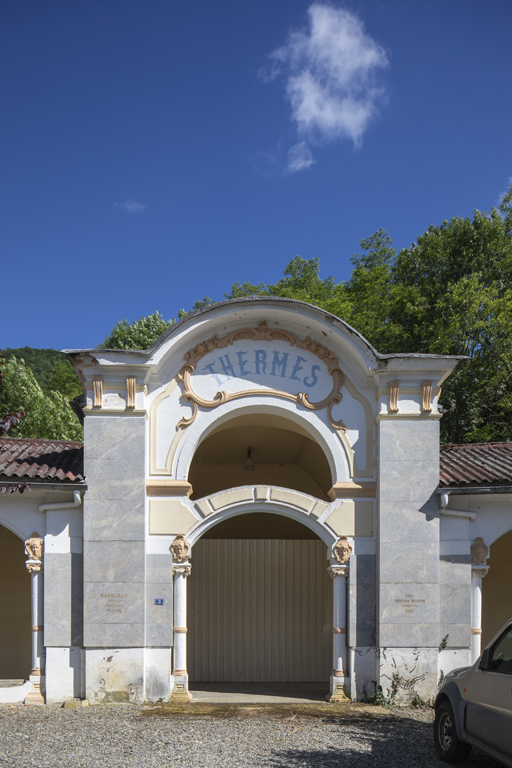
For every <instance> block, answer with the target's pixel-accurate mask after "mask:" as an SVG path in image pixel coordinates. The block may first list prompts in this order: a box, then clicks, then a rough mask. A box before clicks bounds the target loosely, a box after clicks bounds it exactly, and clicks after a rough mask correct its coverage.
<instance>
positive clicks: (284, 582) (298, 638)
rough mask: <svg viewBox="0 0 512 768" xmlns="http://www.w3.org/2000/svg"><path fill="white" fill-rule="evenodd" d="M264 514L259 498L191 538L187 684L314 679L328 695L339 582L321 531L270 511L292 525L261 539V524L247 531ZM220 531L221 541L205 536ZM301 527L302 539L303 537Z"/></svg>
mask: <svg viewBox="0 0 512 768" xmlns="http://www.w3.org/2000/svg"><path fill="white" fill-rule="evenodd" d="M259 511H261V507H259V508H258V504H257V502H255V503H254V504H252V505H239V506H238V507H233V508H231V509H227V510H225V511H224V513H223V514H222V513H219V514H216V515H212V516H209V517H211V518H212V519H208V520H205V521H203V524H202V525H201V526H198V527H197V528H196V530H195V531H194V532H193V533H192V535H190V534H189V536H188V537H187V538H188V540H189V541H190V542H191V543H192V542H194V547H193V550H192V553H191V566H192V568H191V575H190V576H189V577H188V620H187V627H188V633H187V645H188V670H189V675H190V680H191V682H192V683H194V682H195V683H198V682H199V681H202V682H206V683H208V682H224V683H226V682H235V683H244V682H245V683H258V682H260V683H265V682H267V683H271V682H273V683H284V682H289V683H297V682H304V683H313V682H315V683H321V684H323V685H325V689H326V692H327V680H328V677H329V672H330V670H331V665H332V642H333V641H332V620H331V617H332V600H333V585H332V579H331V578H330V576H329V573H328V567H327V566H328V563H327V562H326V560H327V557H328V555H329V554H330V548H328V547H326V543H327V542H326V541H325V538H326V537H325V531H323V530H322V527H321V526H320V525H318V524H316V525H315V523H314V521H312V520H308V519H307V516H306V515H305V514H302V515H301V514H300V513H298V512H294V511H293V510H290V509H285V508H283V507H281V508H280V507H278V506H274V507H273V508H271V509H270V508H269V507H266V508H265V513H269V512H270V514H271V516H275V517H277V516H279V517H281V518H282V519H284V518H287V519H288V521H290V523H291V522H292V521H294V524H293V525H289V526H286V525H285V526H283V527H282V528H281V529H280V531H279V533H278V534H277V535H275V531H269V530H268V529H267V530H266V532H265V533H263V534H262V535H261V536H260V535H259V531H258V530H257V527H254V526H248V525H247V522H248V519H249V518H250V517H251V515H252V513H253V512H259ZM236 518H240V521H241V522H242V525H240V526H236V527H233V528H231V530H230V531H227V530H226V527H224V526H222V523H223V522H224V523H229V522H230V521H233V520H236ZM244 518H245V520H244ZM296 523H300V525H296ZM219 526H220V527H221V529H220V530H219V535H218V536H205V534H206V533H207V532H214V531H215V528H219ZM228 528H229V526H228ZM298 528H303V529H304V530H303V533H304V534H306V535H302V536H300V535H297V534H298V533H299V532H298V530H297V529H298ZM308 532H311V533H312V535H307V533H308ZM244 534H247V535H244ZM320 534H322V536H321V535H320Z"/></svg>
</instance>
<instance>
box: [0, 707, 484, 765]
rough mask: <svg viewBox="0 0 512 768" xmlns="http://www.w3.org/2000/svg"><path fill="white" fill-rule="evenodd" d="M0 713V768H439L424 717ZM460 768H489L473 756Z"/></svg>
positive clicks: (419, 713) (121, 710)
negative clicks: (302, 767) (375, 767)
mask: <svg viewBox="0 0 512 768" xmlns="http://www.w3.org/2000/svg"><path fill="white" fill-rule="evenodd" d="M345 709H346V713H341V714H340V712H339V710H338V713H332V714H331V713H328V712H325V713H322V712H320V713H319V711H318V709H317V710H316V711H315V710H314V708H313V709H311V710H310V713H309V714H308V711H307V709H306V708H304V707H302V708H301V707H293V706H289V707H286V706H281V707H273V708H268V707H238V708H233V707H223V708H221V707H216V708H213V707H211V708H209V709H208V708H203V709H202V710H201V712H199V711H198V710H197V709H196V710H194V707H193V705H192V707H186V708H185V710H187V711H186V712H185V714H183V712H184V711H185V710H181V714H180V712H178V711H177V710H176V708H175V709H173V710H171V709H165V708H150V707H141V706H137V705H133V704H110V705H109V704H106V705H100V706H96V707H88V708H83V709H62V708H58V707H57V706H49V707H22V706H16V707H14V706H12V705H11V706H3V707H0V766H1V768H132V767H133V768H135V766H136V767H137V768H149V767H150V766H164V767H165V768H168V767H169V768H170V767H171V766H176V768H178V766H179V767H180V768H182V766H192V767H193V768H202V766H219V768H220V767H222V766H229V768H234V767H236V766H244V767H248V766H251V767H252V766H269V767H270V768H278V767H280V768H284V767H285V766H289V767H290V768H292V767H295V766H296V767H297V768H298V766H307V768H324V767H325V768H330V767H331V766H332V767H333V768H334V766H336V768H366V767H367V766H379V768H385V767H386V766H400V768H409V767H410V768H412V767H413V766H421V767H422V768H430V766H436V767H437V768H442V766H443V765H446V764H445V763H442V762H441V761H439V760H438V759H437V758H436V756H435V754H434V748H433V742H432V719H433V713H432V710H394V711H392V712H391V713H388V712H386V711H384V710H380V709H379V708H377V707H362V706H359V707H358V706H355V707H346V708H345ZM467 765H469V766H478V768H498V763H496V762H495V761H494V760H491V759H490V758H487V757H485V756H484V755H482V754H481V753H480V752H478V750H475V749H473V751H472V754H471V757H470V760H469V762H468V763H467Z"/></svg>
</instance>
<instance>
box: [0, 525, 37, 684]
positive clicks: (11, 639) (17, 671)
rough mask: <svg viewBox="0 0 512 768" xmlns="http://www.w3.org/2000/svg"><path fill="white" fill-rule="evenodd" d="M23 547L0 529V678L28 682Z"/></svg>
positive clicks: (26, 581) (27, 602)
mask: <svg viewBox="0 0 512 768" xmlns="http://www.w3.org/2000/svg"><path fill="white" fill-rule="evenodd" d="M25 561H26V556H25V544H24V542H23V541H21V539H19V538H18V537H17V536H16V535H15V534H14V533H12V532H11V531H9V530H8V529H7V528H4V527H3V526H0V679H1V680H21V679H23V680H28V677H29V675H30V668H31V663H32V655H31V654H32V651H31V647H32V633H31V619H30V574H29V573H28V571H27V569H26V567H25Z"/></svg>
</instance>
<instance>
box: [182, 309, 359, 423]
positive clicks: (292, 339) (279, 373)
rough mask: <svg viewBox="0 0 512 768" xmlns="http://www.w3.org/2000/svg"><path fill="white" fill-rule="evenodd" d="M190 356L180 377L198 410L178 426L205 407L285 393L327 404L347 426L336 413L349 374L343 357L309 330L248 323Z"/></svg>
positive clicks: (309, 404)
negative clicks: (304, 333)
mask: <svg viewBox="0 0 512 768" xmlns="http://www.w3.org/2000/svg"><path fill="white" fill-rule="evenodd" d="M290 347H291V348H292V349H290ZM184 358H185V361H186V362H185V365H184V366H183V367H182V368H181V370H180V372H179V374H178V377H179V379H180V381H181V383H182V385H183V393H182V399H183V400H185V401H187V402H189V403H191V404H192V408H193V412H192V415H191V416H190V418H188V419H186V418H183V419H181V420H180V421H179V423H178V427H188V426H189V425H190V424H192V422H193V421H194V420H195V418H196V416H197V413H198V409H199V408H200V407H201V408H218V406H219V405H223V404H224V403H227V402H229V401H231V400H237V399H239V398H241V397H251V396H267V397H282V398H285V399H287V400H291V401H293V402H296V403H298V404H299V405H302V406H303V407H304V408H307V409H308V410H312V411H318V410H320V409H322V408H327V417H328V420H329V423H330V424H331V426H332V427H334V428H335V429H340V430H343V431H346V429H347V427H346V426H345V425H344V424H343V422H342V421H341V420H340V421H336V420H334V419H333V417H332V408H333V406H334V405H335V404H336V403H339V402H340V400H341V398H342V395H341V392H340V390H341V387H342V386H343V382H344V379H345V377H344V375H343V373H342V371H341V369H340V367H339V363H338V359H337V357H336V356H335V355H334V353H333V352H331V351H330V350H329V349H327V347H325V346H324V345H323V344H321V343H320V342H318V341H315V340H314V339H311V338H310V337H309V336H307V337H306V338H305V339H301V338H299V337H298V336H295V334H293V333H290V332H288V331H282V330H279V329H270V328H268V326H267V324H266V323H260V325H259V326H258V328H256V329H255V328H243V329H241V330H239V331H232V332H231V333H229V334H227V335H226V336H222V337H221V338H219V337H218V336H217V335H216V334H215V335H214V336H212V338H211V339H207V340H206V341H202V342H201V343H200V344H198V345H197V347H195V349H191V350H189V351H188V352H187V353H186V354H185V355H184ZM220 387H222V389H219V388H220Z"/></svg>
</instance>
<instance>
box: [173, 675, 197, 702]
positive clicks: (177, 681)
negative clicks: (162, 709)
mask: <svg viewBox="0 0 512 768" xmlns="http://www.w3.org/2000/svg"><path fill="white" fill-rule="evenodd" d="M171 685H172V689H171V696H170V699H169V701H171V702H174V703H180V704H188V703H189V702H191V701H192V694H191V693H190V691H189V690H188V675H187V676H186V677H181V676H180V677H177V676H175V677H174V680H173V682H172V684H171Z"/></svg>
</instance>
